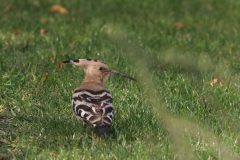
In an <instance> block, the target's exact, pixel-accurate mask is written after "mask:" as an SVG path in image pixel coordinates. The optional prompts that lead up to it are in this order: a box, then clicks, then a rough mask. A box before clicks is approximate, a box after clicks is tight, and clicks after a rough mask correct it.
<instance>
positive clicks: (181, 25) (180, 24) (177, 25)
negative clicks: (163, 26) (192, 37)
mask: <svg viewBox="0 0 240 160" xmlns="http://www.w3.org/2000/svg"><path fill="white" fill-rule="evenodd" d="M173 27H176V29H181V28H182V27H183V23H182V22H176V23H174V24H173Z"/></svg>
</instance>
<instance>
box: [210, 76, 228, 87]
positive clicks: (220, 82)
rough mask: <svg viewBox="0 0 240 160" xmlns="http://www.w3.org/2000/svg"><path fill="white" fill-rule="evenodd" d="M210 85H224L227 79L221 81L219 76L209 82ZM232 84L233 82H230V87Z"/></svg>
mask: <svg viewBox="0 0 240 160" xmlns="http://www.w3.org/2000/svg"><path fill="white" fill-rule="evenodd" d="M207 84H208V85H211V86H215V85H216V84H219V85H220V87H223V86H225V85H226V84H227V82H225V81H220V80H219V79H218V78H214V79H213V80H212V81H211V82H209V81H208V82H207ZM231 85H232V83H229V85H228V86H229V87H230V86H231Z"/></svg>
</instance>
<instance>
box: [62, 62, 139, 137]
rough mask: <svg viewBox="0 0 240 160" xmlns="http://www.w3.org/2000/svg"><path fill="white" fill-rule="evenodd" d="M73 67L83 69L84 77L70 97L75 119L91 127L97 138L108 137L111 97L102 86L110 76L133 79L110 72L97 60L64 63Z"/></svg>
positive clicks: (111, 111)
mask: <svg viewBox="0 0 240 160" xmlns="http://www.w3.org/2000/svg"><path fill="white" fill-rule="evenodd" d="M63 63H70V64H73V65H77V66H81V67H84V71H85V73H86V77H85V79H84V81H83V83H82V85H81V86H80V87H78V88H76V89H75V91H74V93H73V96H72V104H71V105H72V109H73V112H74V114H75V116H76V118H77V119H79V120H81V121H82V122H83V123H85V124H89V125H91V126H93V127H94V128H95V130H96V134H97V136H99V137H103V136H104V135H106V136H107V137H109V136H110V133H109V132H108V129H109V128H110V126H111V123H112V120H113V105H112V95H111V93H110V92H109V91H108V90H107V89H106V88H105V87H104V86H103V82H104V81H106V80H107V78H108V77H109V75H110V74H117V75H120V76H123V77H127V78H130V79H132V80H135V79H134V78H132V77H130V76H128V75H126V74H123V73H120V72H118V71H114V70H110V69H109V68H108V66H107V65H106V64H104V63H103V62H100V61H98V60H92V59H79V60H70V61H64V62H63Z"/></svg>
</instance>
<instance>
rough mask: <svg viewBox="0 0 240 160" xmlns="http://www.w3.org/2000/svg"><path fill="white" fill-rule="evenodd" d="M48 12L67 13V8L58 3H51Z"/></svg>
mask: <svg viewBox="0 0 240 160" xmlns="http://www.w3.org/2000/svg"><path fill="white" fill-rule="evenodd" d="M49 11H50V12H54V13H59V14H68V10H66V9H65V8H64V7H62V6H60V5H53V6H51V7H50V8H49Z"/></svg>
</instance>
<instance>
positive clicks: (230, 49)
mask: <svg viewBox="0 0 240 160" xmlns="http://www.w3.org/2000/svg"><path fill="white" fill-rule="evenodd" d="M232 47H233V44H231V47H230V48H229V51H228V52H229V54H231V55H232Z"/></svg>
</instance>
